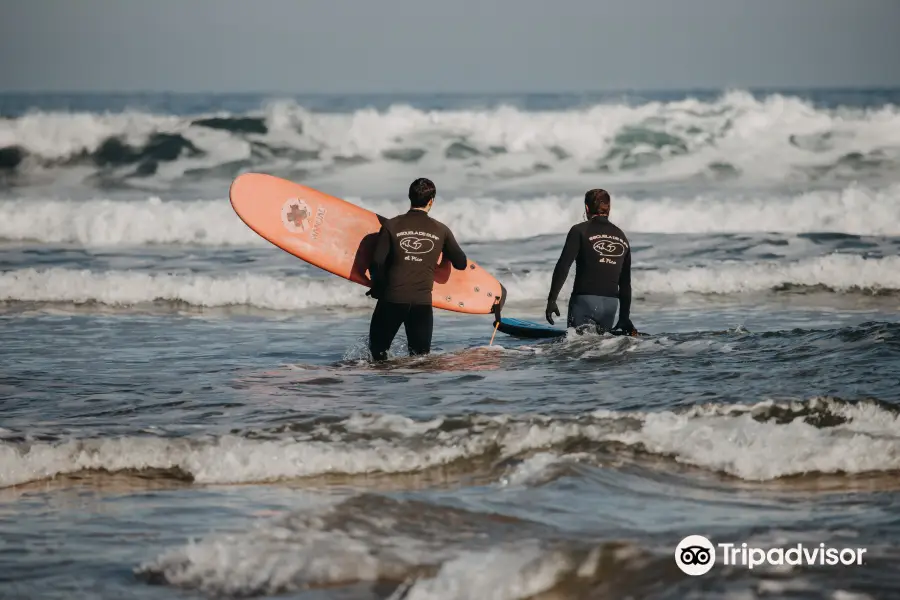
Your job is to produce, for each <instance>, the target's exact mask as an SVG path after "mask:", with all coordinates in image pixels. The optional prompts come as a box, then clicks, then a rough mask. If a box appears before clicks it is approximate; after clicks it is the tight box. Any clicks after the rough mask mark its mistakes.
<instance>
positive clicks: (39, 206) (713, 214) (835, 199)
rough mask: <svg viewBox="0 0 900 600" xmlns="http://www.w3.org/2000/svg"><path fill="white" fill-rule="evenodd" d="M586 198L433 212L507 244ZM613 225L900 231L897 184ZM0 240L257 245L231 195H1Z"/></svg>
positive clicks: (565, 225) (659, 213)
mask: <svg viewBox="0 0 900 600" xmlns="http://www.w3.org/2000/svg"><path fill="white" fill-rule="evenodd" d="M347 200H349V201H351V202H354V203H356V204H358V205H360V206H363V207H364V208H367V209H369V210H372V211H374V212H377V213H379V214H382V215H385V216H392V215H395V214H400V213H401V212H403V211H405V210H406V209H407V208H408V203H407V202H404V201H399V200H394V201H392V200H385V199H381V200H379V199H360V198H347ZM583 210H584V207H583V198H582V197H572V196H562V195H559V196H539V197H532V198H521V199H518V200H500V199H497V198H490V197H487V198H472V197H456V198H448V199H446V200H444V199H441V201H440V202H438V203H437V204H436V205H435V208H434V210H433V212H432V215H433V216H434V217H435V218H437V219H438V220H441V221H443V222H444V223H446V224H447V225H448V226H449V227H450V228H451V229H452V230H453V232H454V234H455V235H456V237H457V238H458V239H459V240H461V241H485V242H490V241H506V240H514V239H528V238H531V237H535V236H540V235H549V234H564V233H565V232H566V231H568V229H569V227H571V226H572V225H573V224H574V223H577V222H579V221H580V220H581V219H582V212H583ZM613 221H614V222H615V223H616V224H617V225H619V226H620V227H622V228H623V229H624V230H625V232H626V233H629V234H631V233H673V234H697V233H753V232H771V233H821V232H834V233H846V234H851V235H887V236H897V235H900V185H893V186H889V187H888V188H885V189H880V190H872V189H868V188H865V187H863V186H859V185H851V186H849V187H847V188H845V189H843V190H837V191H810V192H807V193H802V194H797V195H792V196H774V197H766V196H762V195H751V196H740V195H732V196H726V197H724V198H723V197H717V196H712V195H699V196H694V197H692V198H681V199H676V198H670V197H662V198H649V199H642V200H634V199H632V198H629V197H627V196H616V197H615V200H614V202H613ZM0 239H3V240H17V241H25V240H31V241H37V242H44V243H77V244H83V245H86V246H140V245H145V244H188V245H202V246H254V245H255V246H263V245H267V244H268V242H266V241H265V240H263V239H262V238H261V237H260V236H258V235H256V234H255V233H253V232H252V231H251V230H250V229H249V228H248V227H247V226H246V225H245V224H244V223H243V222H242V221H241V220H240V219H239V218H238V216H237V215H236V214H235V213H234V211H233V210H232V208H231V205H230V203H229V202H228V200H227V199H225V198H222V199H221V200H194V201H163V200H161V199H159V198H158V197H151V198H148V199H147V200H143V201H114V200H106V199H96V200H89V201H66V200H53V199H48V200H39V199H31V198H29V199H18V200H0Z"/></svg>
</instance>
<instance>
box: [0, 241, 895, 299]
mask: <svg viewBox="0 0 900 600" xmlns="http://www.w3.org/2000/svg"><path fill="white" fill-rule="evenodd" d="M487 268H488V269H490V267H489V266H488V267H487ZM496 275H497V276H498V278H499V279H500V281H501V282H502V283H503V284H504V285H505V286H506V288H507V290H508V292H509V298H508V304H509V305H510V306H512V305H516V304H518V303H523V302H525V303H527V302H538V301H543V300H544V299H546V295H547V289H548V288H549V285H550V278H551V275H552V272H551V271H531V272H527V273H511V274H508V275H506V274H502V273H496ZM570 277H571V275H570ZM632 279H633V288H634V293H635V294H636V295H638V296H642V295H669V294H689V293H693V294H744V293H754V292H767V291H797V290H801V291H802V290H803V289H804V288H812V289H814V290H824V291H830V292H833V293H864V294H888V293H897V292H898V291H900V257H897V256H888V257H885V258H863V257H861V256H858V255H850V254H832V255H827V256H821V257H816V258H811V259H804V260H799V261H795V262H782V261H766V262H756V263H747V262H739V261H735V262H722V263H717V264H714V265H712V266H704V267H689V268H680V269H668V270H642V269H640V266H638V268H637V270H635V271H634V273H633V278H632ZM563 289H564V291H563V293H562V294H561V295H560V298H561V299H562V300H565V299H566V298H567V296H566V295H567V294H568V286H565V287H564V288H563ZM0 290H2V292H0V294H2V295H0V301H5V302H40V303H67V304H71V303H74V304H90V303H97V304H105V305H113V306H135V305H146V304H153V303H159V302H165V303H184V304H187V305H190V306H196V307H227V306H251V307H255V308H260V309H268V310H284V311H295V310H304V309H309V308H316V307H329V306H345V307H354V306H356V307H366V306H371V305H372V301H371V300H370V299H369V298H367V297H365V295H364V294H363V288H362V287H360V286H358V285H356V284H353V283H350V282H349V281H346V280H343V279H338V278H334V277H328V278H327V279H324V278H323V279H310V278H304V277H297V276H282V277H279V276H276V275H268V274H267V275H263V274H256V273H240V274H235V275H212V274H201V273H146V272H137V271H90V270H76V269H65V268H59V267H52V268H49V269H35V268H27V269H20V270H14V271H6V272H3V273H0Z"/></svg>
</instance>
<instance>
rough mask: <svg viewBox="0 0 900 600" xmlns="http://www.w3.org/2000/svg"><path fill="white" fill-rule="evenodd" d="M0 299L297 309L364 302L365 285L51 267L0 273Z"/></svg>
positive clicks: (249, 275) (247, 275) (333, 279)
mask: <svg viewBox="0 0 900 600" xmlns="http://www.w3.org/2000/svg"><path fill="white" fill-rule="evenodd" d="M0 290H2V291H0V300H19V301H25V302H71V303H77V304H81V303H87V302H98V303H102V304H107V305H112V306H133V305H141V304H147V303H151V302H154V301H158V300H161V301H168V302H185V303H187V304H190V305H192V306H198V307H223V306H235V305H240V306H254V307H257V308H262V309H269V310H302V309H306V308H312V307H319V306H366V305H367V304H369V305H370V304H372V301H371V300H370V299H369V298H366V297H365V288H363V287H361V286H359V285H357V284H354V283H351V282H349V281H346V280H344V279H340V278H337V277H330V278H328V279H327V280H325V279H322V280H319V279H303V278H291V277H285V278H276V277H271V276H268V275H257V274H252V273H244V274H239V275H232V276H224V277H222V276H218V277H214V276H210V275H198V274H181V275H179V274H151V273H140V272H134V271H111V272H92V271H87V270H73V269H61V268H52V269H48V270H36V269H23V270H20V271H8V272H5V273H0Z"/></svg>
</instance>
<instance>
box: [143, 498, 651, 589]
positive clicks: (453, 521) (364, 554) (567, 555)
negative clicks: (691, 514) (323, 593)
mask: <svg viewBox="0 0 900 600" xmlns="http://www.w3.org/2000/svg"><path fill="white" fill-rule="evenodd" d="M398 523H403V526H402V528H400V527H399V526H398ZM401 529H402V530H401ZM546 529H547V528H546V527H545V526H541V525H540V524H538V523H533V522H529V521H526V520H523V519H518V518H513V517H504V518H503V519H498V518H497V516H496V515H493V514H488V513H479V512H475V511H467V510H461V509H458V508H451V507H446V506H441V505H436V504H431V503H427V502H421V501H416V500H394V499H389V498H383V497H380V496H375V495H372V494H361V495H359V496H355V497H352V498H347V499H344V498H340V499H338V500H335V501H333V502H332V503H330V504H325V503H322V502H320V501H318V500H317V501H316V502H315V504H314V505H313V506H311V507H308V508H304V509H299V510H294V511H292V512H290V513H288V514H287V515H284V516H281V517H278V518H275V519H271V520H268V521H265V522H262V523H260V524H258V525H257V526H255V527H253V528H251V529H249V530H247V531H245V532H240V533H229V534H214V535H210V536H208V537H207V538H206V539H204V540H201V541H198V542H191V543H190V544H188V545H186V546H183V547H180V548H173V549H171V550H169V551H167V552H164V553H162V554H160V555H158V556H157V557H155V558H154V559H152V560H148V561H146V562H144V563H142V564H141V565H139V566H138V567H137V568H135V574H136V575H137V576H138V577H139V578H140V579H142V580H145V581H148V582H151V583H161V584H168V585H172V586H176V587H180V588H185V589H196V590H199V591H201V592H202V593H205V594H207V595H210V596H215V597H219V596H227V597H234V596H238V597H246V596H259V595H273V594H276V595H277V594H283V593H289V592H296V591H301V590H309V589H310V588H312V589H316V588H332V589H333V588H334V587H337V586H352V585H354V584H358V583H359V582H365V583H368V584H372V583H374V582H376V581H377V582H378V586H379V587H380V588H381V591H380V593H379V594H378V596H379V597H384V598H388V600H401V599H402V600H435V599H438V598H440V599H445V600H466V599H469V598H487V597H490V598H502V599H504V600H516V599H519V598H521V599H525V598H536V597H539V596H543V595H545V594H546V593H548V592H550V591H551V590H553V589H554V588H556V587H558V586H561V587H564V588H571V587H572V585H573V584H576V585H578V584H580V585H581V586H590V585H591V584H593V585H597V584H599V583H600V582H604V583H605V584H606V588H605V589H609V588H610V586H612V587H613V588H616V586H621V587H622V588H623V589H627V590H629V591H630V593H634V590H635V589H636V587H640V582H641V580H642V579H646V577H643V576H642V575H643V574H644V572H645V571H644V569H647V570H650V569H658V567H659V564H658V563H661V562H662V558H661V557H658V556H657V557H654V556H653V554H652V553H651V552H649V551H648V550H647V549H643V548H640V547H639V546H638V545H637V544H634V543H626V542H608V543H602V542H601V543H590V542H582V541H577V540H565V541H561V540H559V538H560V536H559V535H558V534H557V535H555V536H551V535H548V534H547V532H546ZM475 531H478V532H481V535H472V533H473V532H475ZM487 532H490V534H487ZM553 537H555V538H557V539H556V540H553V539H552V538H553ZM542 538H543V539H542ZM547 538H551V539H547ZM649 563H653V564H649ZM613 572H615V573H617V574H618V575H619V577H618V578H616V580H615V581H614V582H612V583H611V582H609V581H608V580H609V579H610V575H611V574H612V573H613ZM623 573H626V574H625V575H623ZM623 580H624V581H623ZM651 581H652V582H653V584H655V583H656V581H657V579H656V578H651ZM653 584H647V585H648V586H649V587H652V585H653ZM389 593H390V595H389V596H388V594H389ZM569 596H570V594H569V595H567V596H566V597H569ZM579 597H581V596H579Z"/></svg>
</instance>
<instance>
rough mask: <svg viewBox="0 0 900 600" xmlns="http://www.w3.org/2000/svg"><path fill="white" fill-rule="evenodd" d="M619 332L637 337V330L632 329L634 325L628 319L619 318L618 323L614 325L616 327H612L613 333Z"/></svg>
mask: <svg viewBox="0 0 900 600" xmlns="http://www.w3.org/2000/svg"><path fill="white" fill-rule="evenodd" d="M616 330H621V331H624V332H625V333H627V334H628V335H637V329H635V328H634V323H632V322H631V319H629V318H628V317H625V318H621V317H620V318H619V321H618V322H617V323H616V326H615V327H613V331H616Z"/></svg>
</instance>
